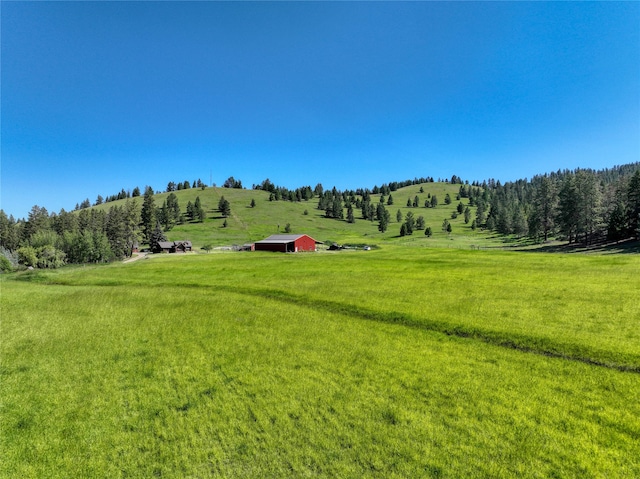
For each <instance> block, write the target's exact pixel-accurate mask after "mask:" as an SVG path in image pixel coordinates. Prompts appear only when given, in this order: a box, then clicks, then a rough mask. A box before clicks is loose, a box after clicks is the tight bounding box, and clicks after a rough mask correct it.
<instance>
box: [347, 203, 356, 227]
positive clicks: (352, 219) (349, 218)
mask: <svg viewBox="0 0 640 479" xmlns="http://www.w3.org/2000/svg"><path fill="white" fill-rule="evenodd" d="M355 222H356V219H355V217H354V216H353V207H352V206H351V203H349V207H348V208H347V223H355Z"/></svg>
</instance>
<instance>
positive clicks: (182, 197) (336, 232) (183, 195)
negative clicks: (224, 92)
mask: <svg viewBox="0 0 640 479" xmlns="http://www.w3.org/2000/svg"><path fill="white" fill-rule="evenodd" d="M420 187H423V188H424V193H420ZM459 188H460V185H451V184H448V183H425V184H422V185H413V186H408V187H405V188H401V189H399V190H397V191H394V192H392V196H393V199H394V204H393V205H392V206H386V204H385V206H386V207H387V209H388V210H389V212H390V213H391V223H390V225H389V230H388V231H387V232H386V233H380V232H379V231H378V222H377V221H374V222H370V221H367V220H363V219H361V212H360V211H359V210H355V211H354V215H355V217H356V222H355V223H354V224H349V223H347V222H346V221H339V220H333V219H327V218H324V212H323V211H320V210H318V209H317V205H318V199H317V198H314V199H312V200H309V201H302V202H289V201H269V193H267V192H264V191H256V190H237V189H228V188H207V189H205V190H200V189H188V190H180V191H176V192H175V194H176V196H177V198H178V202H179V205H180V208H181V210H182V211H185V210H186V207H187V203H188V202H189V201H191V202H195V199H196V197H197V196H199V197H200V201H201V203H202V205H203V208H204V209H205V211H206V213H207V219H206V220H205V222H204V223H188V224H184V225H177V226H176V227H175V228H173V229H172V230H171V231H169V232H167V237H168V238H169V239H170V240H179V239H190V240H191V241H192V242H193V244H194V246H195V247H196V248H200V247H202V246H204V245H205V244H212V245H215V246H222V245H231V244H244V243H247V242H252V241H257V240H260V239H263V238H265V237H266V236H269V235H271V234H276V233H278V225H280V230H279V231H280V232H281V233H282V232H283V230H284V227H285V225H286V224H287V223H290V224H291V228H292V232H293V233H305V234H309V235H310V236H312V237H314V238H315V239H317V240H319V241H338V242H355V243H363V242H365V243H372V244H379V243H386V242H399V243H416V242H418V243H420V244H429V245H430V246H435V245H438V246H443V245H446V246H455V247H465V248H468V247H470V245H485V246H491V245H499V244H501V241H500V240H498V239H496V238H493V239H492V238H491V235H489V234H487V233H484V232H480V231H475V232H474V231H472V230H471V226H470V223H469V224H468V225H465V224H464V215H460V216H458V218H456V219H455V220H454V219H451V213H452V212H453V211H454V210H455V208H456V206H457V204H458V201H455V198H456V195H457V193H458V190H459ZM446 193H449V194H450V195H451V198H452V204H450V205H445V204H444V197H445V194H446ZM428 194H432V195H434V194H435V195H437V197H438V202H439V205H438V206H437V207H436V208H424V201H425V200H426V199H427V195H428ZM167 195H168V193H162V194H157V195H155V204H156V206H161V205H162V202H163V201H164V199H165V198H166V196H167ZM416 195H417V196H418V197H419V199H420V204H421V205H422V206H421V207H419V208H407V207H406V203H407V199H408V198H411V200H412V201H413V198H414V196H416ZM221 196H224V197H225V198H226V199H227V200H228V201H229V202H230V203H231V212H232V216H231V217H230V218H229V219H228V220H227V225H228V226H227V227H226V228H223V227H222V224H223V222H224V218H222V217H221V216H220V214H219V213H218V212H217V207H218V202H219V200H220V197H221ZM372 198H373V200H372V201H373V202H374V204H377V202H378V201H379V198H380V195H372ZM251 199H255V201H256V207H255V208H250V207H249V205H250V203H251ZM123 201H124V200H121V201H119V202H118V201H116V202H112V203H107V204H103V205H101V206H98V207H97V208H102V209H108V208H109V207H110V206H111V205H116V204H121V203H122V202H123ZM139 201H140V202H141V201H142V199H139ZM462 201H463V203H464V204H465V205H466V204H468V200H467V199H463V200H462ZM305 210H306V211H307V212H308V214H307V215H305V214H304V211H305ZM398 210H400V211H401V212H402V214H403V217H404V215H406V213H407V212H408V211H411V212H413V213H414V216H415V217H416V218H417V217H418V216H420V215H422V216H424V218H425V221H426V225H427V226H431V228H432V230H433V232H434V236H433V237H432V238H429V239H427V238H425V236H424V231H416V232H415V233H414V235H413V236H408V237H405V238H398V235H399V232H400V224H399V223H397V222H396V212H397V211H398ZM472 212H473V214H474V215H475V208H472ZM345 216H346V210H345ZM445 218H448V219H449V221H451V224H452V227H453V233H452V234H451V235H447V234H445V233H443V232H442V230H441V226H442V221H443V220H444V219H445Z"/></svg>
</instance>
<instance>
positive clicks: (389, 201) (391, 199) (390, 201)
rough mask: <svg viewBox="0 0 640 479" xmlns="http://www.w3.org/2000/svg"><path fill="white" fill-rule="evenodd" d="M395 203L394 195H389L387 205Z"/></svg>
mask: <svg viewBox="0 0 640 479" xmlns="http://www.w3.org/2000/svg"><path fill="white" fill-rule="evenodd" d="M392 204H393V196H391V195H389V198H387V206H391V205H392Z"/></svg>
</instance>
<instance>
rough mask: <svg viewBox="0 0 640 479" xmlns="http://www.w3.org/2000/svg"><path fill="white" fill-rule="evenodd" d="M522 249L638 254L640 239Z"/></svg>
mask: <svg viewBox="0 0 640 479" xmlns="http://www.w3.org/2000/svg"><path fill="white" fill-rule="evenodd" d="M521 251H524V252H530V253H600V254H638V253H640V240H637V239H629V240H624V241H619V242H606V241H601V242H598V243H594V244H591V245H584V244H581V243H578V244H576V243H571V244H569V243H563V244H550V245H541V246H539V247H534V248H527V249H522V250H521Z"/></svg>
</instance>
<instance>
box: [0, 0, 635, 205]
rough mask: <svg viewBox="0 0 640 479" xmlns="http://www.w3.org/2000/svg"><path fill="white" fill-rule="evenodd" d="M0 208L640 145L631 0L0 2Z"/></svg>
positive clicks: (580, 163) (463, 166)
mask: <svg viewBox="0 0 640 479" xmlns="http://www.w3.org/2000/svg"><path fill="white" fill-rule="evenodd" d="M0 8H1V17H2V25H1V27H2V52H1V53H2V57H1V58H2V84H1V88H2V105H1V106H2V117H1V120H2V138H1V141H2V151H1V153H2V165H1V167H2V170H1V173H2V190H1V200H2V203H1V207H2V209H4V210H5V212H6V213H7V214H13V215H14V216H15V217H16V218H18V217H24V216H26V215H27V213H28V211H29V209H30V208H31V206H33V205H35V204H37V205H40V206H45V207H46V208H47V209H48V210H49V211H55V212H57V211H59V210H60V208H65V209H66V210H70V209H73V207H74V206H75V204H76V203H79V202H81V201H82V200H83V199H85V198H87V197H88V198H89V199H90V200H91V202H93V201H95V199H96V196H97V195H98V194H101V195H102V196H107V195H111V194H115V193H117V192H118V191H120V189H121V188H125V189H133V188H134V187H135V186H139V187H141V188H143V187H144V186H145V185H147V184H149V185H151V186H153V187H154V189H156V190H164V189H165V188H166V185H167V183H168V182H169V181H184V180H187V179H188V180H190V181H193V180H195V179H197V178H201V179H202V180H203V181H205V182H207V183H208V182H209V178H210V172H212V176H213V181H214V182H216V183H218V184H221V183H222V182H223V181H224V180H225V179H226V178H227V177H229V176H231V175H233V176H234V177H236V178H238V179H241V180H242V182H243V184H244V185H245V186H247V187H251V185H252V183H260V182H261V181H262V180H264V179H265V178H270V179H271V180H272V181H273V182H274V183H276V184H278V185H282V186H287V187H289V188H295V187H298V186H303V185H307V184H308V185H311V186H312V187H313V186H314V185H315V183H317V182H321V183H322V184H323V185H324V186H325V188H326V187H331V186H336V187H338V188H340V189H344V188H357V187H372V186H373V185H375V184H378V185H380V184H382V183H385V182H389V181H394V180H403V179H407V178H414V177H416V176H434V177H435V178H436V179H437V178H438V177H442V178H449V177H451V175H453V174H456V175H459V176H462V177H463V178H464V179H468V180H470V181H473V180H483V179H487V178H496V179H500V180H502V181H507V180H515V179H518V178H525V177H527V178H530V177H531V176H533V175H535V174H537V173H544V172H548V171H555V170H558V169H564V168H570V169H573V168H577V167H588V168H596V169H600V168H606V167H611V166H614V165H618V164H624V163H629V162H633V161H639V160H640V2H621V3H616V2H603V3H599V2H578V3H563V2H557V3H556V2H554V3H547V2H532V3H522V2H489V3H483V2H460V3H448V2H447V3H433V2H425V3H419V2H407V3H385V2H372V3H367V2H358V3H349V2H331V3H326V2H302V3H288V2H273V3H269V2H260V3H245V2H229V3H217V2H189V3H180V2H175V3H174V2H132V3H128V2H62V3H56V2H7V1H3V2H2V3H1V5H0Z"/></svg>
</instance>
